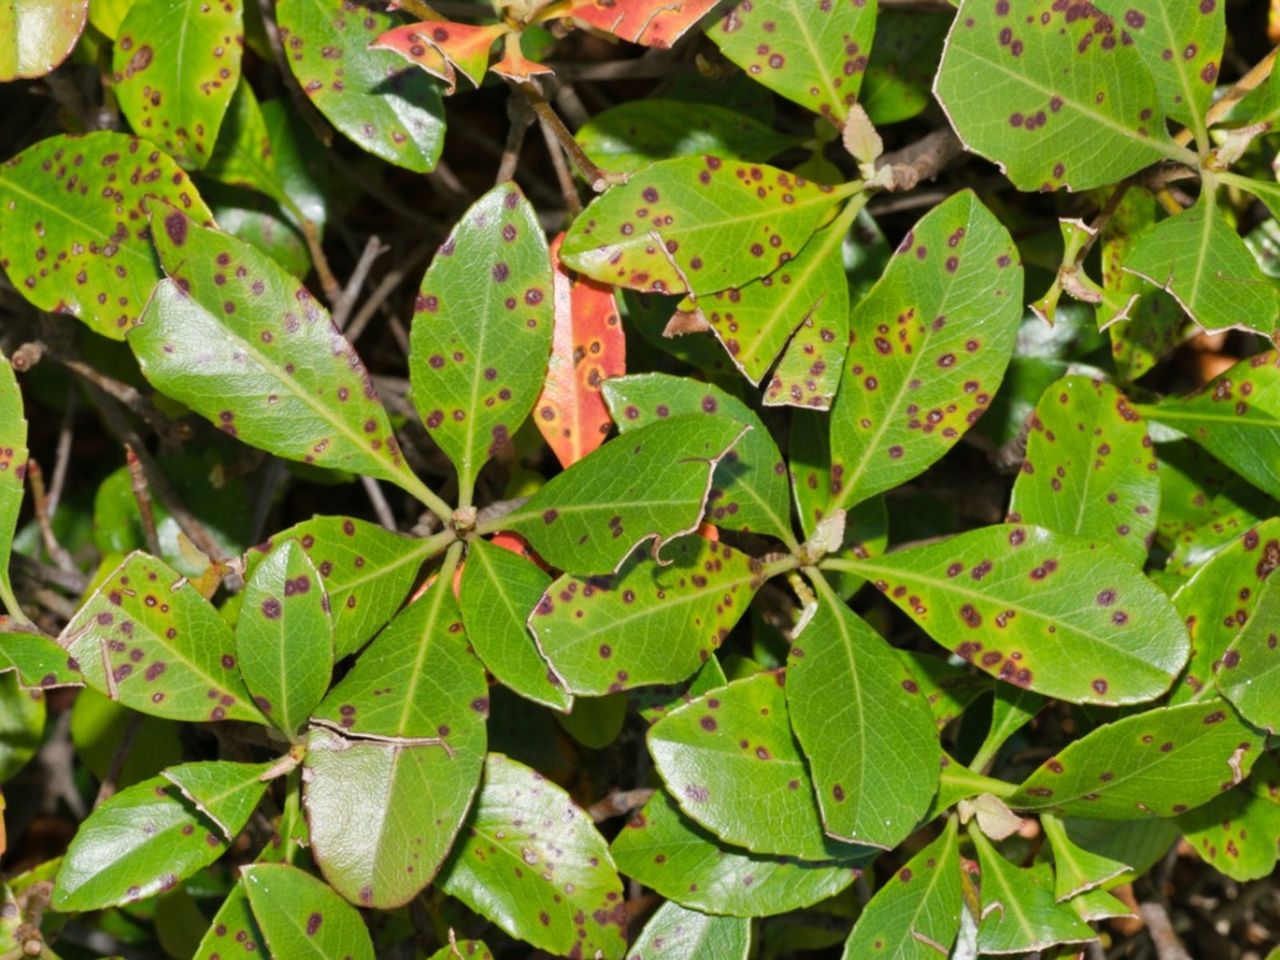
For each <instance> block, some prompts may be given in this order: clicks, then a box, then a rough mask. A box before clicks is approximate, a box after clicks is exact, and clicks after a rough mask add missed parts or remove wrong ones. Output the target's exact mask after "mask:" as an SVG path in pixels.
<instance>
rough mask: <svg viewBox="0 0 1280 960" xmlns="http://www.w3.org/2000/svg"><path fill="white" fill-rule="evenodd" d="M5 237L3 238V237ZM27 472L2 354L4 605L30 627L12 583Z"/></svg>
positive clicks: (0, 595) (17, 399) (17, 409)
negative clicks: (12, 555)
mask: <svg viewBox="0 0 1280 960" xmlns="http://www.w3.org/2000/svg"><path fill="white" fill-rule="evenodd" d="M0 236H3V234H0ZM26 472H27V419H26V417H25V416H23V408H22V391H21V390H19V389H18V380H17V378H16V377H15V376H14V375H13V367H12V366H11V365H10V363H9V359H8V357H6V356H5V355H4V354H3V353H0V603H3V604H4V608H5V610H6V611H8V613H9V616H10V617H12V618H13V620H14V621H15V622H17V623H27V622H28V620H27V615H26V614H25V613H23V612H22V608H21V607H20V606H18V601H17V598H16V597H14V595H13V585H12V584H11V582H10V580H9V555H10V552H11V550H12V548H13V534H14V531H15V530H16V529H17V526H18V513H19V511H21V510H22V481H23V479H24V477H25V476H26Z"/></svg>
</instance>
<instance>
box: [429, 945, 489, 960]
mask: <svg viewBox="0 0 1280 960" xmlns="http://www.w3.org/2000/svg"><path fill="white" fill-rule="evenodd" d="M427 960H493V953H492V951H490V950H489V948H488V947H486V946H485V945H484V944H483V943H482V942H481V941H479V940H457V941H455V942H453V943H451V944H449V945H448V946H447V947H441V948H440V949H439V950H437V951H436V952H435V953H433V954H432V955H431V956H430V957H428V958H427Z"/></svg>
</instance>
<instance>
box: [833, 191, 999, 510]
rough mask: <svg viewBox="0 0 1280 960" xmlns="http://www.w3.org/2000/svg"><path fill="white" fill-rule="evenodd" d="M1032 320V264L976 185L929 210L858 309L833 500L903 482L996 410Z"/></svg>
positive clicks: (840, 414) (840, 416)
mask: <svg viewBox="0 0 1280 960" xmlns="http://www.w3.org/2000/svg"><path fill="white" fill-rule="evenodd" d="M1021 320H1022V266H1021V263H1020V262H1019V260H1018V251H1017V249H1016V248H1015V247H1014V245H1013V240H1012V239H1011V238H1010V236H1009V233H1008V231H1007V230H1005V228H1004V227H1003V226H1002V225H1001V224H1000V221H998V220H997V219H996V218H995V217H994V216H993V215H992V214H991V212H990V211H989V210H988V209H987V208H986V207H985V206H983V204H982V201H981V200H979V199H978V197H977V195H976V194H974V193H973V192H972V191H968V190H966V191H963V192H961V193H958V194H956V195H955V196H953V197H951V198H950V199H949V200H947V201H945V202H943V203H941V204H939V205H938V206H937V207H935V208H934V209H933V210H932V211H930V212H929V213H928V214H927V215H926V216H925V217H924V218H923V219H922V220H921V221H920V222H919V223H917V224H916V226H915V229H914V230H912V231H911V232H909V233H908V234H907V236H906V238H905V239H904V240H903V241H902V244H901V245H900V246H899V247H898V250H897V252H896V253H895V254H894V256H893V259H892V260H891V261H890V263H889V266H888V268H887V269H886V270H885V272H884V274H883V276H882V277H881V278H880V281H879V282H878V283H877V284H876V285H875V287H874V288H872V290H871V292H870V293H869V294H867V296H866V298H865V299H864V300H863V301H862V302H861V303H860V304H859V305H858V306H857V307H856V308H855V309H854V312H853V317H852V319H851V321H850V326H851V328H852V330H851V335H850V339H851V343H850V344H849V352H848V355H847V356H846V358H845V369H844V375H843V380H842V381H841V384H840V393H839V394H838V395H837V396H836V401H835V403H834V405H833V406H832V410H831V491H832V504H833V505H834V506H838V507H845V508H847V507H849V506H852V505H853V504H856V503H859V502H861V501H863V500H866V499H867V498H868V497H871V496H874V495H875V494H877V493H880V492H882V491H885V490H889V489H891V488H893V487H896V486H898V485H899V484H901V483H903V482H904V481H906V480H909V479H911V477H913V476H915V475H916V474H918V473H920V472H921V471H923V470H924V469H925V468H926V467H928V466H929V465H930V464H932V463H934V462H935V461H937V460H938V459H939V458H940V457H941V456H942V455H943V454H944V453H946V452H947V450H949V449H950V448H951V447H952V446H953V445H954V444H955V443H956V441H957V440H959V438H960V436H961V434H963V433H964V432H965V431H967V430H968V429H969V428H970V427H971V426H972V425H973V424H975V423H977V421H978V418H979V417H981V416H982V414H983V413H984V412H985V411H986V409H987V407H988V405H989V404H990V403H991V398H992V397H994V396H995V393H996V389H997V388H998V387H999V386H1000V382H1001V380H1002V379H1003V377H1004V371H1005V367H1006V366H1007V365H1008V363H1009V357H1010V355H1011V353H1012V352H1013V345H1014V340H1015V338H1016V337H1017V334H1018V326H1019V324H1020V323H1021Z"/></svg>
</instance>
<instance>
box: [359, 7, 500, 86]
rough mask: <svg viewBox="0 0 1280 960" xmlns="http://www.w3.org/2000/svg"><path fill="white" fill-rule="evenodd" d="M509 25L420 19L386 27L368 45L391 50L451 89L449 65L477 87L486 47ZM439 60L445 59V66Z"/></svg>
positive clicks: (485, 61)
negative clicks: (382, 32) (394, 26)
mask: <svg viewBox="0 0 1280 960" xmlns="http://www.w3.org/2000/svg"><path fill="white" fill-rule="evenodd" d="M509 32H510V28H509V27H508V26H507V25H506V24H502V23H490V24H479V25H477V24H472V23H454V22H453V21H452V20H422V21H419V22H418V23H410V24H407V25H406V26H403V27H396V28H395V29H394V30H388V31H387V32H386V33H384V34H382V36H380V37H378V39H377V40H375V41H374V42H373V44H372V46H373V47H375V48H377V49H381V50H393V51H395V52H396V53H398V54H400V55H401V56H402V57H404V58H405V59H406V60H408V61H410V62H411V63H416V64H417V65H418V66H420V67H422V68H423V69H424V70H426V71H427V72H428V73H430V74H431V75H432V76H436V77H439V78H440V79H441V80H444V81H446V82H447V83H448V84H449V85H450V88H451V89H452V87H453V83H454V77H453V68H455V67H456V68H457V70H458V72H459V73H461V74H462V75H463V76H464V77H466V78H467V79H468V80H470V81H471V82H472V83H474V84H475V85H476V86H477V87H478V86H480V82H481V81H482V80H483V79H484V73H485V70H487V69H488V67H489V49H490V48H491V47H492V46H493V42H494V41H495V40H497V39H498V37H500V36H502V35H503V34H504V33H509ZM441 61H447V63H446V65H445V68H444V69H443V70H442V69H441V67H440V63H441Z"/></svg>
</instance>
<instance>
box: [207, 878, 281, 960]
mask: <svg viewBox="0 0 1280 960" xmlns="http://www.w3.org/2000/svg"><path fill="white" fill-rule="evenodd" d="M266 949H267V947H266V941H265V940H264V939H263V936H262V931H261V930H259V929H258V921H256V920H255V919H254V918H253V911H252V909H250V907H249V895H248V893H246V892H245V885H244V879H243V878H241V879H239V880H237V881H236V884H235V886H233V887H232V888H231V892H230V893H228V894H227V896H226V898H225V899H224V900H223V901H222V905H221V906H219V907H218V912H217V913H215V914H214V915H213V920H212V921H211V922H210V924H209V929H207V930H206V931H205V932H204V936H203V937H202V938H201V939H200V944H199V946H198V947H197V948H196V952H195V955H194V956H193V958H192V960H220V958H221V957H224V956H234V954H233V953H232V950H243V951H245V952H246V953H249V952H254V951H261V952H262V955H263V956H264V957H267V956H270V954H268V953H267V952H266Z"/></svg>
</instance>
